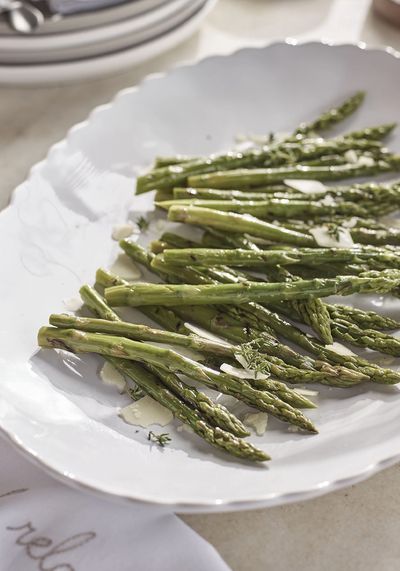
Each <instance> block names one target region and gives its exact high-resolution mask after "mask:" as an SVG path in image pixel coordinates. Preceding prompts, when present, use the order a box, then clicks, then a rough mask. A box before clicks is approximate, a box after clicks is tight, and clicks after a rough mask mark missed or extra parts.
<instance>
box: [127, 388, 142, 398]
mask: <svg viewBox="0 0 400 571" xmlns="http://www.w3.org/2000/svg"><path fill="white" fill-rule="evenodd" d="M128 394H129V396H130V397H131V399H132V400H133V401H137V400H139V399H141V398H143V397H144V396H145V394H144V392H143V391H142V389H140V388H139V387H135V388H133V389H132V388H128Z"/></svg>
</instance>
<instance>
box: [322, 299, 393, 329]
mask: <svg viewBox="0 0 400 571" xmlns="http://www.w3.org/2000/svg"><path fill="white" fill-rule="evenodd" d="M326 307H327V309H328V311H329V313H330V315H331V317H332V319H344V320H346V321H349V322H351V323H354V324H355V325H358V326H359V327H361V328H362V329H374V330H375V331H376V330H378V331H379V330H382V329H399V328H400V323H399V322H398V321H396V320H394V319H391V318H390V317H387V316H384V315H379V313H376V312H375V311H365V310H363V309H358V308H356V307H349V306H347V305H339V304H326Z"/></svg>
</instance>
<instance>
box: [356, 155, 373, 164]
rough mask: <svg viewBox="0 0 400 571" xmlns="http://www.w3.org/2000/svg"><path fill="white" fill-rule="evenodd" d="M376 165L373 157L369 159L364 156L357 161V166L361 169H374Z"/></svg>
mask: <svg viewBox="0 0 400 571" xmlns="http://www.w3.org/2000/svg"><path fill="white" fill-rule="evenodd" d="M374 165H375V161H374V159H373V158H372V157H367V156H365V155H362V156H361V157H360V158H359V159H358V161H357V166H359V167H373V166H374Z"/></svg>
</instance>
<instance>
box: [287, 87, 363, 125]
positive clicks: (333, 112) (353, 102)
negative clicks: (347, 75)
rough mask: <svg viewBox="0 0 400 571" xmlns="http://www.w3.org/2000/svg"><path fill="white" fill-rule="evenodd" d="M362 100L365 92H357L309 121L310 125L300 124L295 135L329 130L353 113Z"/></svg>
mask: <svg viewBox="0 0 400 571" xmlns="http://www.w3.org/2000/svg"><path fill="white" fill-rule="evenodd" d="M364 98H365V92H364V91H358V92H357V93H355V94H354V95H353V96H352V97H349V98H348V99H346V100H345V101H344V102H343V103H342V104H341V105H339V106H338V107H333V108H331V109H329V110H328V111H325V112H324V113H322V114H321V115H320V116H319V117H317V119H315V120H314V121H311V122H310V123H301V124H300V125H299V127H298V128H297V129H296V131H295V134H301V135H304V134H307V133H310V132H312V131H324V130H326V129H330V128H331V127H333V126H334V125H336V124H337V123H339V122H340V121H343V120H344V119H346V117H348V116H349V115H351V114H352V113H354V112H355V111H356V110H357V109H358V107H359V106H360V105H361V103H362V102H363V101H364Z"/></svg>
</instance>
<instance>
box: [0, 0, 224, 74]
mask: <svg viewBox="0 0 400 571" xmlns="http://www.w3.org/2000/svg"><path fill="white" fill-rule="evenodd" d="M215 1H216V0H131V1H129V2H123V3H121V4H117V5H115V6H112V7H108V8H103V9H101V10H96V11H92V12H86V13H75V14H68V15H63V16H61V15H55V16H52V17H48V18H46V20H45V22H44V23H43V24H42V25H41V26H40V27H39V28H38V30H36V31H35V33H34V34H31V35H18V34H16V33H13V32H12V30H10V28H9V27H8V25H7V23H6V21H5V20H3V21H0V83H2V84H10V83H14V84H32V83H36V84H37V83H43V82H66V81H71V80H76V79H83V78H85V79H88V78H94V77H98V76H100V75H104V74H107V73H112V72H115V71H117V70H120V69H124V68H127V67H129V66H132V65H135V64H138V63H142V62H143V61H145V60H147V59H150V58H151V57H154V56H156V55H159V54H160V53H163V52H164V51H166V50H167V49H169V48H171V47H173V46H175V45H176V44H178V43H179V42H181V41H183V40H185V39H186V38H188V37H189V36H190V35H191V34H192V33H193V32H194V31H195V30H196V29H197V27H198V26H199V25H200V23H201V21H202V20H203V18H204V17H205V16H206V14H207V13H208V12H209V10H210V9H211V8H212V6H213V4H214V3H215Z"/></svg>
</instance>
